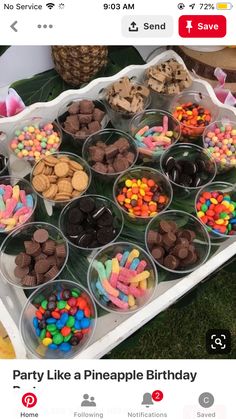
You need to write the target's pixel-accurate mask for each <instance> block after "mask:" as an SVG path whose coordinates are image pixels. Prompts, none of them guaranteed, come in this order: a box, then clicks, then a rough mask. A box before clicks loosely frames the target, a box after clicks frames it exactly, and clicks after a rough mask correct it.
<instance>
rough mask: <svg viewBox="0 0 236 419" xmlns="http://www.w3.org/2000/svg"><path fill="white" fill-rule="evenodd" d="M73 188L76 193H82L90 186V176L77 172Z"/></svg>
mask: <svg viewBox="0 0 236 419" xmlns="http://www.w3.org/2000/svg"><path fill="white" fill-rule="evenodd" d="M72 186H73V188H74V189H75V190H76V191H79V192H82V191H84V190H85V189H86V188H87V186H88V175H87V173H85V172H82V171H80V172H75V173H74V176H73V178H72Z"/></svg>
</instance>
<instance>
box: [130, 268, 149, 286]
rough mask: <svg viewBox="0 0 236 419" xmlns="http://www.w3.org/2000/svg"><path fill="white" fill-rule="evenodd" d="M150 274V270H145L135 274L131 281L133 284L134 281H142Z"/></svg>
mask: <svg viewBox="0 0 236 419" xmlns="http://www.w3.org/2000/svg"><path fill="white" fill-rule="evenodd" d="M149 276H150V272H149V271H143V272H141V273H140V274H138V275H135V276H133V278H130V280H129V282H130V283H131V284H133V283H134V282H140V281H143V280H144V279H147V278H149Z"/></svg>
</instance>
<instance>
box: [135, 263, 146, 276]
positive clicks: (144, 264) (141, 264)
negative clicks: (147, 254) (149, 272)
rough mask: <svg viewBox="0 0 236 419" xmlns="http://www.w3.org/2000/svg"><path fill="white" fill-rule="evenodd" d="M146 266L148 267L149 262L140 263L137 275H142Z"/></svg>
mask: <svg viewBox="0 0 236 419" xmlns="http://www.w3.org/2000/svg"><path fill="white" fill-rule="evenodd" d="M146 266H147V262H146V261H145V260H141V262H140V263H139V265H138V267H137V274H140V273H141V272H143V271H144V269H145V268H146Z"/></svg>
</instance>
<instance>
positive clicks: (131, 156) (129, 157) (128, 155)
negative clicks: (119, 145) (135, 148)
mask: <svg viewBox="0 0 236 419" xmlns="http://www.w3.org/2000/svg"><path fill="white" fill-rule="evenodd" d="M124 157H125V158H126V160H127V162H128V163H129V165H131V164H132V163H133V161H134V157H135V156H134V153H132V151H128V152H126V153H124Z"/></svg>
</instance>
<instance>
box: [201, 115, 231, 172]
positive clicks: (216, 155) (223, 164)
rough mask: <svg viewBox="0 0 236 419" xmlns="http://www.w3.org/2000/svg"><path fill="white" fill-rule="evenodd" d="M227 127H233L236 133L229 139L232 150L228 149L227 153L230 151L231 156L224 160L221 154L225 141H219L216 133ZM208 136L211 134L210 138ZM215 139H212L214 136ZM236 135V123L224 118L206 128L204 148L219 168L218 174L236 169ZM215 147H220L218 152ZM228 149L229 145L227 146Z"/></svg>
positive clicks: (225, 157)
mask: <svg viewBox="0 0 236 419" xmlns="http://www.w3.org/2000/svg"><path fill="white" fill-rule="evenodd" d="M227 126H232V130H234V131H235V134H234V135H231V138H230V139H228V141H231V143H229V146H230V148H227V149H226V150H225V152H227V151H229V153H231V155H229V156H225V155H224V158H223V157H222V155H221V154H220V152H219V151H220V150H221V148H222V147H223V146H225V144H224V143H223V141H224V139H222V140H218V139H217V137H216V135H215V134H214V131H215V130H216V129H219V130H220V131H222V129H223V130H225V128H226V127H227ZM208 134H210V137H208ZM213 134H214V136H213V139H212V135H213ZM235 135H236V122H235V121H230V120H228V119H227V118H223V119H222V120H220V121H214V122H212V123H211V124H210V125H208V127H206V128H205V130H204V133H203V147H204V148H205V149H206V151H207V153H208V154H209V155H210V157H211V158H212V159H214V161H215V162H216V167H217V173H224V172H227V171H228V170H231V169H233V168H236V141H235V140H234V139H233V138H232V137H235ZM215 147H218V151H217V150H215ZM227 147H228V145H227Z"/></svg>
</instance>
